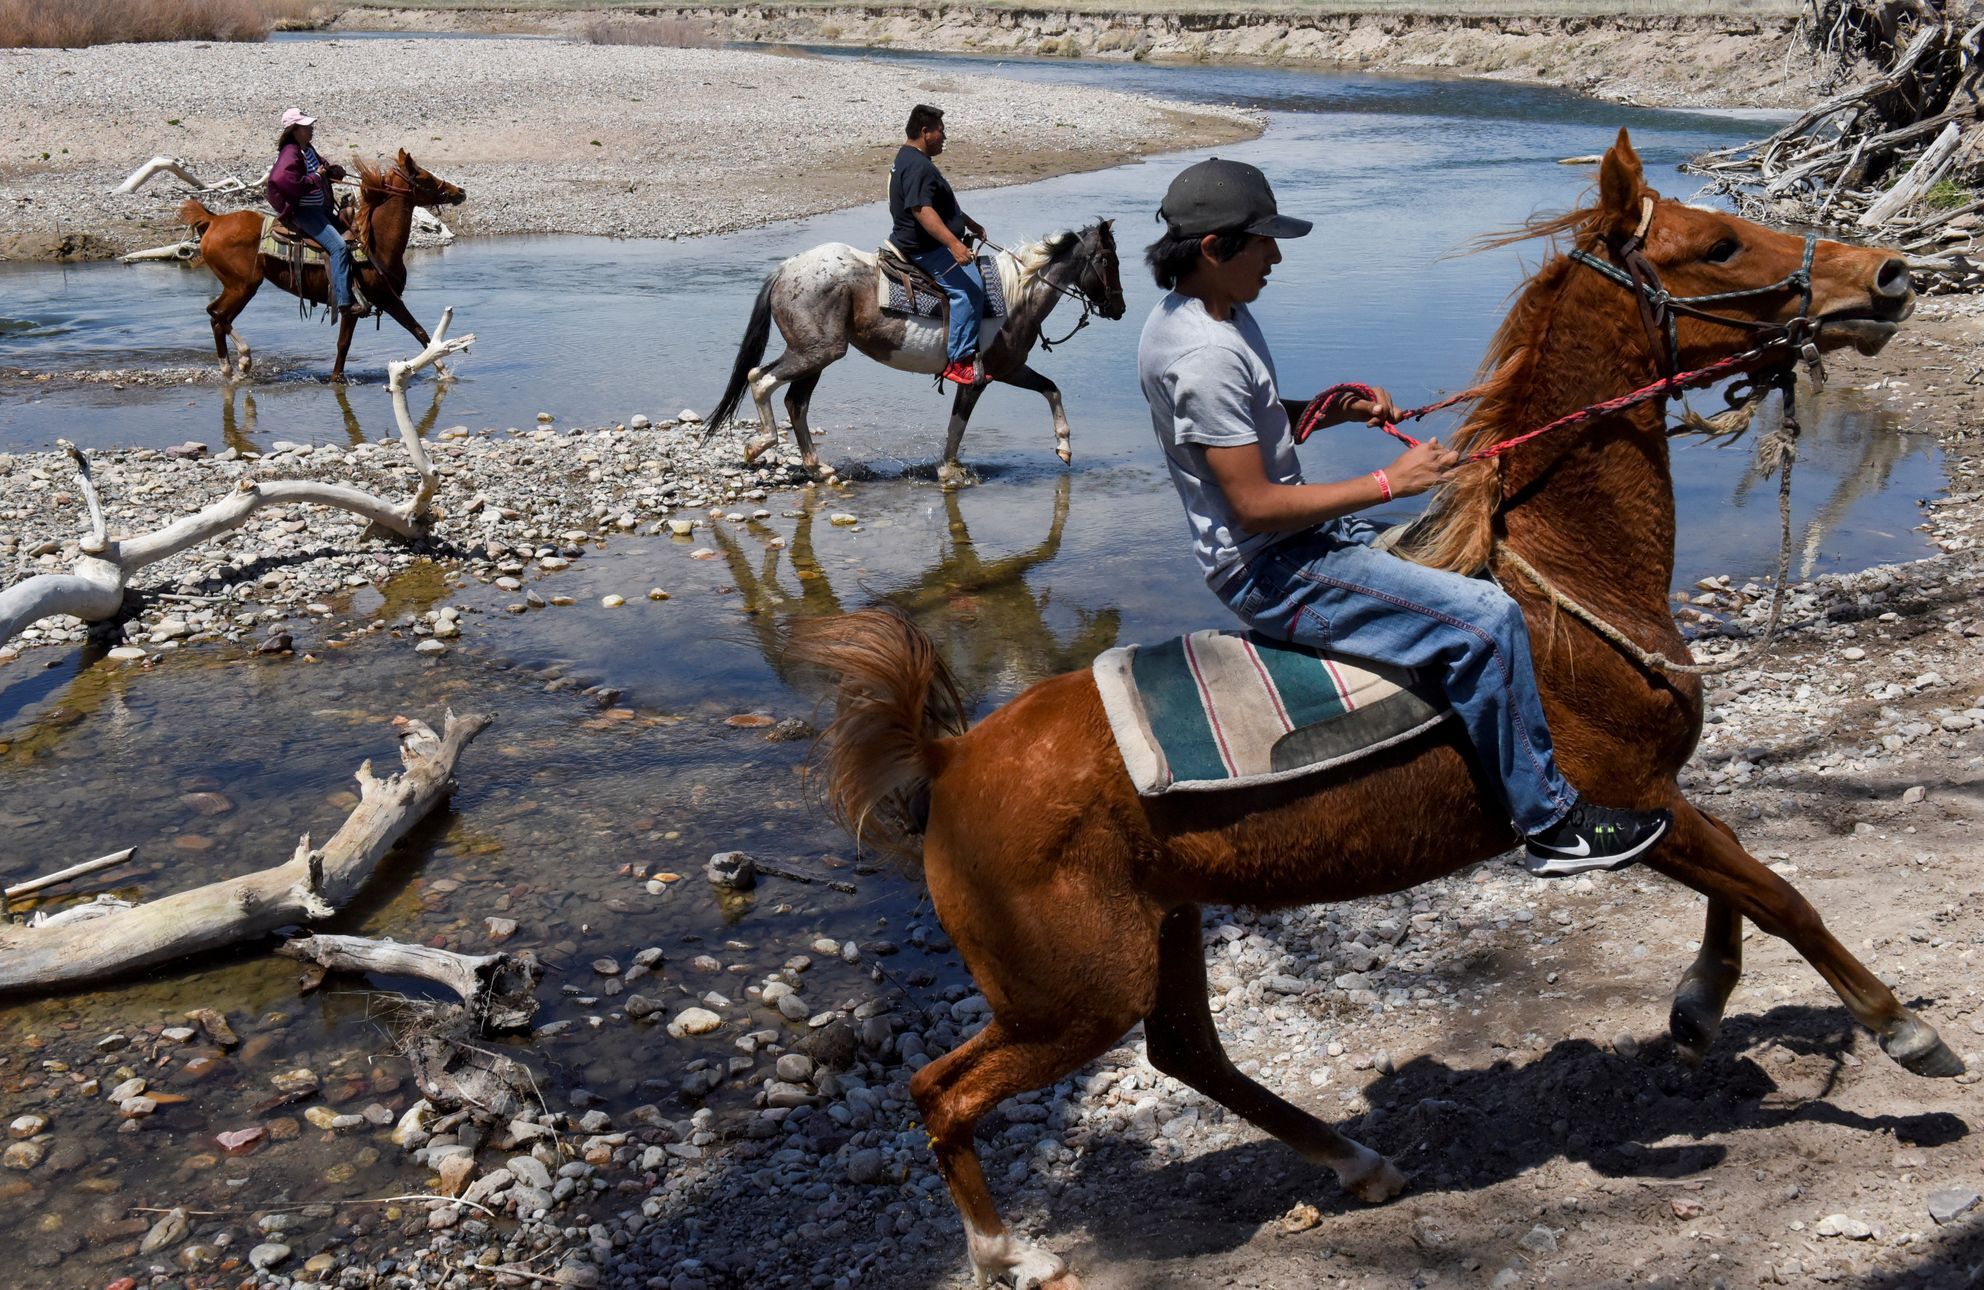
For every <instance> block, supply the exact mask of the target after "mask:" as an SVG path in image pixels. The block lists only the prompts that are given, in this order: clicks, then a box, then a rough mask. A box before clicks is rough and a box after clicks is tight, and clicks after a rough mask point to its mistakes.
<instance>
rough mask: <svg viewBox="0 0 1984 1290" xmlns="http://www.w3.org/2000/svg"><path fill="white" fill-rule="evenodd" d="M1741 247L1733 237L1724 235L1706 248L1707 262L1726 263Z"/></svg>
mask: <svg viewBox="0 0 1984 1290" xmlns="http://www.w3.org/2000/svg"><path fill="white" fill-rule="evenodd" d="M1742 249H1743V248H1742V246H1741V245H1739V244H1738V243H1737V241H1736V239H1735V238H1733V237H1725V238H1723V239H1722V240H1721V241H1720V242H1717V243H1716V244H1715V245H1714V246H1712V247H1710V248H1709V249H1708V257H1707V258H1708V262H1709V263H1710V264H1727V263H1729V261H1730V260H1732V259H1734V258H1735V256H1736V252H1738V251H1740V250H1742Z"/></svg>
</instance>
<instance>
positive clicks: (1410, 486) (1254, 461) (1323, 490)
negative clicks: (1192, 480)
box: [1205, 439, 1459, 533]
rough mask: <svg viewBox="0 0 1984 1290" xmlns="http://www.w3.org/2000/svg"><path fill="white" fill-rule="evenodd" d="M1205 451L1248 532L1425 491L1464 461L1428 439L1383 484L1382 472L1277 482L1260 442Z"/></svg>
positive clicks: (1305, 523) (1312, 521) (1287, 527)
mask: <svg viewBox="0 0 1984 1290" xmlns="http://www.w3.org/2000/svg"><path fill="white" fill-rule="evenodd" d="M1205 452H1206V469H1207V470H1209V471H1210V472H1212V477H1213V481H1214V482H1215V483H1217V484H1218V485H1219V491H1220V492H1222V493H1224V494H1225V495H1226V500H1227V503H1228V504H1229V505H1230V506H1232V508H1233V512H1234V514H1235V515H1237V516H1238V517H1239V519H1240V524H1241V526H1242V527H1243V528H1245V529H1246V530H1247V531H1248V532H1249V533H1293V532H1296V531H1298V530H1301V529H1306V528H1313V527H1315V526H1316V525H1318V524H1321V523H1323V522H1324V521H1326V520H1333V519H1338V518H1340V517H1342V516H1345V515H1349V514H1351V513H1352V512H1355V511H1361V510H1363V509H1364V508H1365V507H1367V506H1376V505H1377V504H1378V503H1380V502H1383V501H1386V500H1388V499H1387V495H1386V489H1387V488H1389V489H1390V496H1391V497H1411V496H1412V495H1413V494H1415V493H1423V492H1425V491H1426V490H1427V489H1429V488H1431V487H1433V485H1435V484H1437V483H1439V482H1440V481H1441V480H1442V479H1444V478H1445V477H1446V475H1447V473H1448V472H1449V471H1451V470H1452V469H1453V467H1454V465H1455V463H1456V462H1457V461H1458V460H1459V459H1458V458H1457V457H1456V456H1455V455H1454V454H1453V453H1451V452H1448V451H1447V450H1446V449H1444V448H1442V447H1440V441H1439V440H1438V439H1428V440H1427V441H1426V442H1424V443H1422V444H1420V445H1419V446H1418V447H1416V448H1408V449H1406V450H1405V451H1404V452H1403V453H1401V454H1399V456H1398V458H1397V459H1396V460H1394V461H1393V462H1392V463H1391V464H1390V465H1388V466H1386V467H1385V468H1384V470H1383V472H1382V474H1383V475H1384V483H1383V484H1380V482H1379V479H1378V476H1379V474H1380V473H1381V472H1378V471H1373V472H1372V473H1370V474H1368V475H1359V476H1358V477H1356V478H1355V479H1340V480H1337V481H1336V482H1334V483H1329V484H1277V483H1275V482H1274V481H1273V480H1271V479H1269V478H1268V472H1267V467H1266V466H1265V465H1264V464H1263V463H1262V461H1261V446H1260V445H1259V444H1258V443H1248V444H1236V445H1234V446H1232V447H1228V448H1207V449H1206V450H1205Z"/></svg>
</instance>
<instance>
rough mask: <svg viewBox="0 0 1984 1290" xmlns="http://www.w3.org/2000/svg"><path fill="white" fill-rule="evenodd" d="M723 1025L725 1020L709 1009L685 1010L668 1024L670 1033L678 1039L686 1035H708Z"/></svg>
mask: <svg viewBox="0 0 1984 1290" xmlns="http://www.w3.org/2000/svg"><path fill="white" fill-rule="evenodd" d="M722 1024H723V1018H721V1017H719V1016H717V1015H716V1014H715V1013H714V1012H711V1011H709V1010H708V1009H707V1008H684V1009H683V1010H682V1011H681V1012H678V1013H677V1014H675V1020H673V1021H671V1022H669V1023H668V1033H669V1034H671V1035H674V1036H675V1037H676V1038H678V1039H679V1038H681V1037H682V1036H684V1035H706V1034H708V1033H709V1032H710V1031H712V1030H715V1029H716V1028H717V1027H718V1026H721V1025H722Z"/></svg>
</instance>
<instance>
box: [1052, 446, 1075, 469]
mask: <svg viewBox="0 0 1984 1290" xmlns="http://www.w3.org/2000/svg"><path fill="white" fill-rule="evenodd" d="M1054 455H1055V456H1056V457H1059V458H1060V459H1061V464H1062V465H1063V466H1072V465H1074V464H1075V454H1074V453H1073V452H1071V451H1070V450H1068V449H1066V448H1056V449H1055V450H1054Z"/></svg>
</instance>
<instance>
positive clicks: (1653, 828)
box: [1523, 802, 1674, 878]
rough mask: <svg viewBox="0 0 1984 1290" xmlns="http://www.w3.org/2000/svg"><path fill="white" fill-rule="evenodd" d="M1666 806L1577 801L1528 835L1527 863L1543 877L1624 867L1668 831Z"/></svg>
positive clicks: (1668, 823) (1526, 840) (1561, 876)
mask: <svg viewBox="0 0 1984 1290" xmlns="http://www.w3.org/2000/svg"><path fill="white" fill-rule="evenodd" d="M1673 822H1674V817H1673V815H1672V814H1670V813H1669V812H1667V811H1664V810H1663V811H1628V810H1621V809H1618V808H1615V807H1609V806H1588V805H1586V804H1585V803H1583V802H1579V803H1578V804H1577V805H1576V806H1573V807H1572V808H1571V810H1570V813H1569V814H1568V815H1566V816H1565V817H1564V818H1563V819H1561V820H1559V821H1557V822H1556V823H1555V824H1553V825H1551V826H1550V827H1549V828H1547V829H1545V830H1543V831H1542V832H1541V833H1532V834H1531V835H1530V836H1529V837H1528V838H1526V839H1525V840H1524V849H1525V851H1526V852H1527V856H1526V858H1525V859H1524V861H1523V863H1524V865H1525V866H1527V867H1528V869H1529V871H1530V872H1531V873H1533V874H1535V875H1536V876H1537V877H1539V878H1564V877H1569V876H1570V875H1572V874H1580V873H1589V872H1591V871H1592V870H1594V869H1623V868H1625V867H1626V866H1627V865H1629V864H1631V863H1632V862H1633V861H1635V860H1637V859H1638V858H1639V857H1640V855H1641V854H1642V853H1643V852H1645V851H1646V850H1647V849H1648V848H1649V847H1651V846H1652V845H1653V844H1654V843H1656V842H1658V841H1660V839H1661V838H1662V837H1663V836H1664V835H1665V834H1666V832H1667V826H1668V825H1670V824H1672V823H1673Z"/></svg>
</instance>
